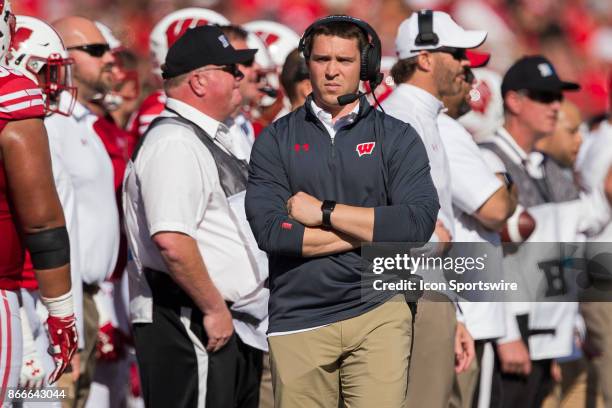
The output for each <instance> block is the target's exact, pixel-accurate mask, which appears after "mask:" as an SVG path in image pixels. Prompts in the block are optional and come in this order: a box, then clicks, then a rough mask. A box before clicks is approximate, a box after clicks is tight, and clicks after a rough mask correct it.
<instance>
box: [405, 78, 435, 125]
mask: <svg viewBox="0 0 612 408" xmlns="http://www.w3.org/2000/svg"><path fill="white" fill-rule="evenodd" d="M396 91H397V92H399V93H400V94H401V95H404V96H405V97H406V98H407V99H408V98H409V99H410V101H411V102H412V103H413V105H415V106H418V105H420V107H421V108H423V109H424V110H425V111H426V112H427V113H428V114H429V115H431V117H432V118H436V117H437V116H438V115H439V114H440V112H442V111H443V110H445V108H444V104H443V103H442V101H441V100H439V99H438V98H436V97H435V96H433V95H432V94H430V93H429V92H427V91H426V90H424V89H422V88H419V87H418V86H414V85H412V84H406V83H403V84H399V86H398V87H397V88H396ZM417 104H418V105H417Z"/></svg>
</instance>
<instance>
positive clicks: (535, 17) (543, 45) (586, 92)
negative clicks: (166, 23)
mask: <svg viewBox="0 0 612 408" xmlns="http://www.w3.org/2000/svg"><path fill="white" fill-rule="evenodd" d="M189 6H194V7H205V8H209V9H212V10H215V11H218V12H220V13H221V14H222V15H224V16H226V17H227V18H228V19H229V20H230V21H232V22H233V23H234V24H243V23H246V22H248V21H253V20H259V19H264V20H273V21H277V22H280V23H282V24H285V25H287V26H289V27H291V28H293V29H294V30H295V32H297V33H298V34H301V33H302V32H303V30H304V28H306V26H308V24H310V23H311V22H312V21H313V20H315V19H316V18H318V17H321V16H324V15H328V14H333V13H338V14H349V15H352V16H355V17H359V18H362V19H364V20H366V21H367V22H368V23H370V24H371V25H372V26H373V27H374V28H375V29H376V31H377V33H378V34H379V35H380V37H381V40H382V44H383V55H388V56H392V55H393V53H394V39H395V36H396V33H397V27H398V26H399V24H400V23H401V22H402V21H403V20H404V19H405V18H407V17H408V16H409V15H410V14H411V13H412V11H413V10H418V9H421V8H431V9H434V10H442V11H446V12H449V13H450V14H451V15H452V16H453V18H454V19H455V20H456V21H457V22H458V23H459V24H460V25H461V26H463V27H465V28H466V29H480V30H486V31H487V32H488V33H489V35H488V38H487V41H486V43H485V44H484V46H483V47H482V49H483V50H485V51H489V52H492V58H491V61H490V63H489V68H491V69H493V70H495V71H497V72H499V73H502V74H503V73H504V72H505V71H506V70H507V68H508V67H509V66H510V65H511V64H512V62H514V61H515V60H516V59H517V58H519V57H521V56H522V55H526V54H542V55H544V56H546V57H547V58H548V59H549V60H550V61H551V62H552V63H553V65H554V66H555V67H556V69H557V71H558V73H559V76H560V77H562V78H567V80H571V81H574V82H577V83H579V84H580V85H581V86H582V92H579V93H576V94H572V95H568V99H569V100H571V101H572V102H574V103H576V104H577V105H578V106H579V108H580V109H581V111H582V113H583V114H584V115H585V117H586V118H587V119H593V118H597V117H598V116H600V115H602V114H603V113H604V112H605V111H606V108H607V103H608V102H607V101H608V100H609V99H608V97H607V95H608V92H610V87H611V85H610V84H609V83H608V80H609V79H608V78H609V76H608V72H609V71H610V69H611V67H612V2H611V1H608V0H223V1H218V0H127V1H126V0H81V1H78V2H76V1H72V0H22V1H19V2H15V6H14V7H15V12H16V14H25V15H31V16H37V17H41V18H43V19H45V20H46V21H53V20H55V19H56V18H59V17H62V16H65V15H70V14H78V15H82V16H85V17H88V18H91V19H93V20H97V21H101V22H102V23H105V24H106V25H108V26H109V27H110V28H111V29H112V30H113V33H114V34H115V35H116V36H117V37H118V39H119V40H120V41H121V42H122V44H123V45H124V46H125V47H126V48H128V49H130V50H132V51H134V52H135V53H136V55H138V56H139V57H140V61H139V73H140V78H141V80H142V86H143V92H142V93H141V95H143V96H146V95H147V94H148V90H149V89H151V84H150V81H149V80H148V78H149V75H150V72H151V70H150V61H149V33H150V31H151V29H152V27H153V26H154V25H155V23H157V22H158V21H159V20H160V19H161V18H162V17H163V16H165V15H167V14H168V13H170V12H171V11H173V10H176V9H179V8H183V7H189Z"/></svg>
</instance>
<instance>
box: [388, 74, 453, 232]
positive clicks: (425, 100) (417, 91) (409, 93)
mask: <svg viewBox="0 0 612 408" xmlns="http://www.w3.org/2000/svg"><path fill="white" fill-rule="evenodd" d="M381 105H382V107H383V109H384V110H385V112H386V113H388V114H389V115H391V116H393V117H395V118H397V119H399V120H401V121H403V122H406V123H409V124H410V125H411V126H412V127H413V128H414V129H415V130H416V131H417V133H418V134H419V136H420V137H421V139H422V140H423V143H424V144H425V149H426V150H427V156H428V157H429V166H430V167H431V178H432V179H433V183H434V185H435V187H436V190H437V192H438V200H439V201H440V213H439V214H438V218H439V219H440V220H442V222H443V223H444V226H445V227H446V229H448V230H449V231H450V233H451V235H453V236H454V235H455V234H454V221H453V220H454V217H453V205H452V198H451V174H450V169H449V165H448V157H447V155H446V151H445V150H444V145H443V143H442V139H440V132H439V130H438V124H437V118H438V115H439V114H440V112H442V110H443V109H444V105H443V104H442V102H441V101H440V100H439V99H437V98H436V97H435V96H433V95H432V94H430V93H429V92H427V91H425V90H423V89H421V88H419V87H416V86H414V85H410V84H400V85H399V86H398V87H397V88H395V90H393V92H391V95H389V97H387V99H385V100H384V101H383V102H382V104H381Z"/></svg>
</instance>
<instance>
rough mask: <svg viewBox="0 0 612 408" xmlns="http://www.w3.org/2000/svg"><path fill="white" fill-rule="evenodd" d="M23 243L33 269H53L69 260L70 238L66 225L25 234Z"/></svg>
mask: <svg viewBox="0 0 612 408" xmlns="http://www.w3.org/2000/svg"><path fill="white" fill-rule="evenodd" d="M24 243H25V246H26V248H27V249H28V251H30V257H31V258H32V265H34V269H53V268H59V267H60V266H63V265H66V264H67V263H69V262H70V239H69V238H68V231H67V230H66V227H57V228H52V229H48V230H44V231H40V232H35V233H33V234H26V236H25V239H24Z"/></svg>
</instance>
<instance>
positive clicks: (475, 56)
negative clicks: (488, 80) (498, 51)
mask: <svg viewBox="0 0 612 408" xmlns="http://www.w3.org/2000/svg"><path fill="white" fill-rule="evenodd" d="M465 55H466V56H467V58H468V59H469V60H470V68H480V67H484V66H485V65H487V64H488V63H489V59H491V54H489V53H487V52H476V51H472V50H465Z"/></svg>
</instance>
